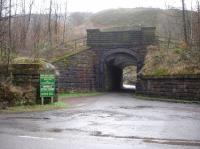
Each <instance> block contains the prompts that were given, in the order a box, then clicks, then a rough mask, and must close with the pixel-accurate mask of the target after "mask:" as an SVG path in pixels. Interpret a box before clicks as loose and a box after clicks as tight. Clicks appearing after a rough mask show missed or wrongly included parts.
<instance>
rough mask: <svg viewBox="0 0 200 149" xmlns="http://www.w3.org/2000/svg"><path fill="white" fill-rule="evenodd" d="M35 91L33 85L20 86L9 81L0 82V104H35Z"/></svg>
mask: <svg viewBox="0 0 200 149" xmlns="http://www.w3.org/2000/svg"><path fill="white" fill-rule="evenodd" d="M35 102H36V91H35V88H33V87H27V88H22V87H18V86H14V85H12V84H11V83H7V82H3V83H0V103H1V105H2V104H3V105H5V103H6V105H7V106H15V105H23V104H35Z"/></svg>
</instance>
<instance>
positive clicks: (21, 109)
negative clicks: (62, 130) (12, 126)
mask: <svg viewBox="0 0 200 149" xmlns="http://www.w3.org/2000/svg"><path fill="white" fill-rule="evenodd" d="M68 107H69V106H68V105H67V104H66V103H64V102H55V103H52V104H46V105H24V106H16V107H8V108H7V109H5V110H0V113H26V112H39V111H49V110H58V109H65V108H68Z"/></svg>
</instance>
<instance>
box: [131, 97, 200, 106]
mask: <svg viewBox="0 0 200 149" xmlns="http://www.w3.org/2000/svg"><path fill="white" fill-rule="evenodd" d="M134 97H135V98H137V99H140V100H150V101H162V102H172V103H183V104H200V101H197V100H180V99H169V98H164V99H163V98H162V97H149V96H144V95H134Z"/></svg>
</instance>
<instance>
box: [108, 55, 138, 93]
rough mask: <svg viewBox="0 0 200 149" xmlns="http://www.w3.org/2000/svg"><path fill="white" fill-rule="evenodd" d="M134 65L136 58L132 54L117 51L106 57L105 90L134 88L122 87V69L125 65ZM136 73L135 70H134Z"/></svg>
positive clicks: (117, 90) (118, 90)
mask: <svg viewBox="0 0 200 149" xmlns="http://www.w3.org/2000/svg"><path fill="white" fill-rule="evenodd" d="M130 65H134V66H136V59H135V57H133V56H132V55H129V54H124V53H117V54H113V55H110V56H109V57H107V59H106V90H107V91H112V92H121V91H128V90H134V89H131V88H130V89H125V88H124V87H123V69H124V68H126V67H127V66H130ZM135 73H136V72H135Z"/></svg>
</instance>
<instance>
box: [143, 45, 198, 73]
mask: <svg viewBox="0 0 200 149" xmlns="http://www.w3.org/2000/svg"><path fill="white" fill-rule="evenodd" d="M199 73H200V51H198V50H195V49H185V48H184V47H183V46H179V47H176V48H171V49H167V48H161V47H160V48H159V47H155V46H150V47H149V48H148V53H147V56H146V59H145V65H144V67H143V68H142V70H141V72H140V74H143V75H154V76H162V75H182V74H199Z"/></svg>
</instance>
